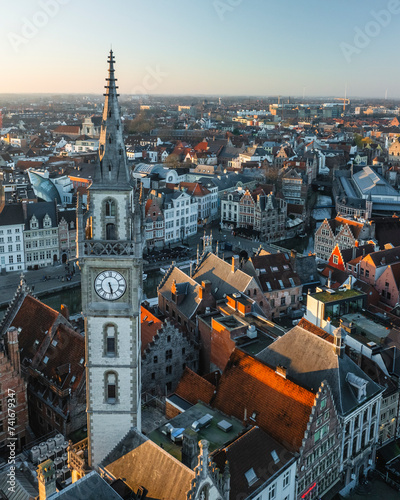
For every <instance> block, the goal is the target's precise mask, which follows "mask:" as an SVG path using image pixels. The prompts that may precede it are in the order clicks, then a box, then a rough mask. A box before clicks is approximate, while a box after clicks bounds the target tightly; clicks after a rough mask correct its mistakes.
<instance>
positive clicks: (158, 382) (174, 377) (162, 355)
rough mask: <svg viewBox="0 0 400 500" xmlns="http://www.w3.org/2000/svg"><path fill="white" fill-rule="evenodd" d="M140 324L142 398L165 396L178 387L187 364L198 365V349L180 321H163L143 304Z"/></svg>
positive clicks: (191, 367) (193, 368)
mask: <svg viewBox="0 0 400 500" xmlns="http://www.w3.org/2000/svg"><path fill="white" fill-rule="evenodd" d="M141 324H142V328H141V334H142V344H141V354H142V398H143V395H144V394H143V393H147V394H149V395H155V396H161V397H162V396H165V395H167V394H170V393H171V392H172V391H174V390H175V389H176V386H177V385H178V382H179V380H180V379H181V377H182V374H183V372H184V370H185V368H186V367H188V368H190V369H192V370H194V371H196V370H197V369H198V367H199V349H198V346H197V345H196V344H195V343H194V342H193V341H191V340H190V339H189V335H188V334H187V333H186V332H184V331H183V329H182V328H180V327H179V326H178V324H177V322H175V321H171V319H167V320H165V321H161V320H159V319H158V318H157V317H156V316H154V315H153V314H152V313H151V312H150V311H149V310H148V309H146V308H145V307H143V306H141ZM144 401H145V398H144Z"/></svg>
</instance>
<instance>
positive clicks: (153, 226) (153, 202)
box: [144, 198, 165, 249]
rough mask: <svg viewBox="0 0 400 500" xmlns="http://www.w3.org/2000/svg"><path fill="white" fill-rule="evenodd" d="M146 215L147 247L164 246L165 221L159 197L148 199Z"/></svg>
mask: <svg viewBox="0 0 400 500" xmlns="http://www.w3.org/2000/svg"><path fill="white" fill-rule="evenodd" d="M144 216H145V224H146V226H145V227H146V232H145V235H146V245H147V248H150V249H151V248H154V247H163V246H164V244H165V222H164V215H163V213H162V210H161V209H160V206H159V204H158V200H157V199H151V198H149V199H148V200H147V202H146V206H145V214H144Z"/></svg>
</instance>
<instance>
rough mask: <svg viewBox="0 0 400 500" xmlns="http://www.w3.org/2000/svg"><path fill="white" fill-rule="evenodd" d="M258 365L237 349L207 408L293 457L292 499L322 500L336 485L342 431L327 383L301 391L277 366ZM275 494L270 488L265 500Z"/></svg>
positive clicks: (338, 476)
mask: <svg viewBox="0 0 400 500" xmlns="http://www.w3.org/2000/svg"><path fill="white" fill-rule="evenodd" d="M282 338H285V336H284V337H282ZM274 344H275V343H274ZM274 344H272V345H274ZM264 352H265V351H263V352H262V353H264ZM262 361H264V360H259V359H256V358H254V357H252V356H250V355H248V354H245V353H244V352H243V351H240V350H238V349H236V350H235V351H234V352H233V353H232V355H231V357H230V359H229V361H228V364H227V366H226V368H225V370H224V372H223V373H222V375H221V379H220V381H219V383H218V386H217V389H216V393H215V395H214V397H213V398H212V400H211V403H210V404H211V406H212V407H214V408H217V409H219V410H220V411H222V412H223V413H225V414H226V415H231V416H235V417H236V418H238V419H239V420H240V421H244V422H245V423H247V424H248V425H256V426H258V427H259V428H260V429H262V430H263V431H264V432H266V433H268V434H269V435H270V436H272V437H273V438H274V439H275V440H276V441H278V442H279V443H280V444H281V445H283V446H284V447H285V448H287V449H288V450H289V451H290V452H292V453H297V454H298V460H297V467H296V477H295V478H293V476H291V477H290V481H293V479H295V480H296V481H297V496H296V498H298V499H300V498H307V499H308V500H313V499H317V498H321V497H322V496H323V495H324V494H325V493H326V492H327V491H329V490H330V489H331V488H332V487H333V486H334V485H336V484H337V483H338V481H339V480H340V465H339V463H340V462H339V457H340V453H341V426H340V424H338V415H337V410H336V405H337V403H336V401H335V399H334V397H333V391H332V389H331V388H330V386H329V383H327V382H326V381H323V382H318V383H316V384H315V385H313V389H312V390H309V389H305V388H304V387H305V386H304V385H300V384H298V383H297V382H294V381H293V380H292V377H290V372H289V369H286V368H285V366H283V365H282V364H279V365H278V364H276V363H271V364H269V363H268V364H266V363H264V362H262ZM307 387H310V386H309V385H307ZM193 391H194V392H195V393H196V389H195V388H193ZM255 395H257V397H255ZM278 492H279V493H278ZM277 494H280V491H279V490H276V489H275V491H274V490H273V488H272V489H271V491H269V492H268V495H269V496H267V497H266V498H278V497H276V495H277ZM279 498H285V496H284V495H283V496H282V497H279Z"/></svg>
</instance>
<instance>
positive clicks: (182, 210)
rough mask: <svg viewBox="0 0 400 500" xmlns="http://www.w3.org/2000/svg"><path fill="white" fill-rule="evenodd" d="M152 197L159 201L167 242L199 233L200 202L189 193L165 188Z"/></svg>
mask: <svg viewBox="0 0 400 500" xmlns="http://www.w3.org/2000/svg"><path fill="white" fill-rule="evenodd" d="M150 197H151V198H154V200H155V201H157V203H159V206H160V209H161V211H162V215H163V217H164V232H165V244H167V245H168V244H169V243H175V242H177V241H184V240H185V239H186V238H188V237H190V236H193V235H194V234H196V233H197V216H198V203H197V201H196V200H195V199H194V198H192V197H191V196H190V195H189V194H188V193H185V192H184V191H179V190H173V189H168V188H165V189H163V190H162V191H158V192H156V191H154V192H152V193H151V195H150ZM156 222H157V221H156ZM159 222H160V221H159ZM153 227H154V225H153ZM161 229H162V228H157V227H156V230H158V231H160V230H161ZM156 234H157V233H156ZM153 235H154V233H153ZM157 238H158V236H157Z"/></svg>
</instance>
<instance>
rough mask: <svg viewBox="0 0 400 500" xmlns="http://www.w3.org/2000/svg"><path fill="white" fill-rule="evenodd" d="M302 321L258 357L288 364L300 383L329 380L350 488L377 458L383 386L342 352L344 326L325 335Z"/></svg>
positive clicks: (342, 462)
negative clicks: (302, 323)
mask: <svg viewBox="0 0 400 500" xmlns="http://www.w3.org/2000/svg"><path fill="white" fill-rule="evenodd" d="M304 326H305V328H304V327H300V326H296V327H294V328H293V329H292V330H290V331H289V332H287V333H286V334H285V335H284V336H283V337H281V338H280V339H278V340H277V341H276V342H274V343H273V344H272V345H271V346H269V347H268V348H267V349H265V350H264V351H262V352H261V353H260V354H259V355H258V356H257V357H258V358H259V359H261V360H262V361H263V362H265V363H267V364H268V365H270V366H279V365H280V364H286V365H288V369H287V375H288V377H290V379H291V380H294V381H296V383H298V384H301V385H305V386H307V387H315V386H317V385H318V384H322V383H324V384H325V381H326V383H327V385H328V386H329V387H330V390H331V391H332V396H333V400H334V402H335V405H336V408H337V415H338V420H339V424H340V425H337V426H336V428H335V432H337V431H339V433H338V434H339V436H337V438H339V439H340V440H341V441H342V443H341V445H340V448H339V449H340V459H339V464H340V469H338V471H339V470H340V472H343V475H344V484H343V486H344V489H343V490H342V491H343V493H346V492H348V491H350V489H351V488H353V487H354V486H355V485H356V484H357V482H358V480H359V478H360V477H362V476H363V475H365V474H366V473H367V471H368V470H369V469H370V468H373V465H374V463H375V453H376V448H377V443H378V435H379V434H378V430H379V429H378V427H379V414H380V404H381V400H382V393H383V391H384V389H383V388H382V387H381V386H379V385H378V384H376V383H375V382H373V381H372V380H371V379H370V378H369V377H368V376H367V375H366V374H365V373H364V372H363V371H362V370H361V368H360V367H359V366H357V364H356V363H354V362H353V361H352V360H351V359H350V358H349V357H348V356H347V355H346V354H345V353H344V347H345V342H344V338H345V332H344V330H343V329H342V328H341V327H339V328H337V329H336V330H335V331H334V335H329V334H328V335H327V334H326V333H325V332H323V331H321V329H317V328H315V325H310V324H309V323H308V322H307V324H305V325H304ZM331 411H332V410H331ZM323 418H325V417H323V416H322V420H323ZM321 423H322V422H321ZM341 429H344V433H342V432H341ZM314 436H316V433H314ZM314 439H315V437H314ZM310 487H311V486H310ZM310 491H311V490H310Z"/></svg>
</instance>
